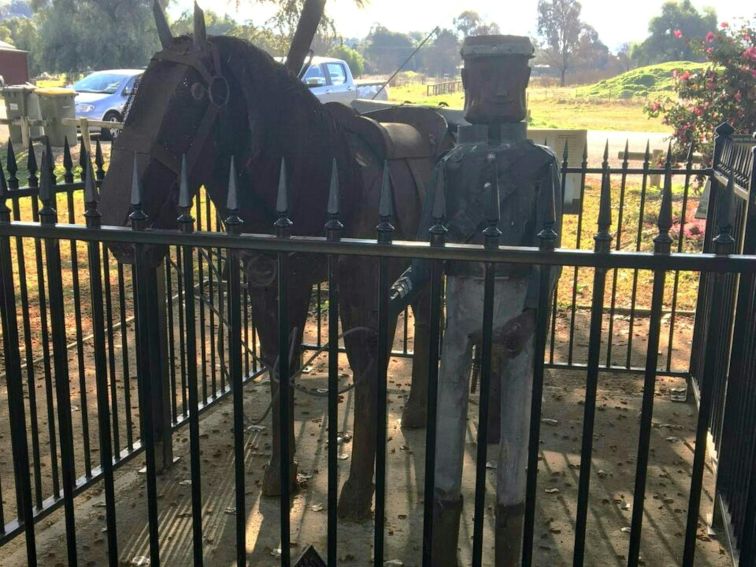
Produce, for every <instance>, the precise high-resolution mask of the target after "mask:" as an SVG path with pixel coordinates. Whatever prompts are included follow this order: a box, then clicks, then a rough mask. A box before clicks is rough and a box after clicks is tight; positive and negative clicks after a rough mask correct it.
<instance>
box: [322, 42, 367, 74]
mask: <svg viewBox="0 0 756 567" xmlns="http://www.w3.org/2000/svg"><path fill="white" fill-rule="evenodd" d="M328 55H330V56H331V57H336V58H337V59H343V60H344V61H346V62H347V65H349V68H350V69H351V70H352V75H354V76H355V77H359V76H360V75H362V74H363V73H364V72H365V58H364V57H363V56H362V53H360V52H359V51H357V50H356V49H353V48H351V47H349V46H348V45H344V44H343V43H342V44H339V45H337V46H335V47H334V48H332V49H331V51H330V52H329V53H328Z"/></svg>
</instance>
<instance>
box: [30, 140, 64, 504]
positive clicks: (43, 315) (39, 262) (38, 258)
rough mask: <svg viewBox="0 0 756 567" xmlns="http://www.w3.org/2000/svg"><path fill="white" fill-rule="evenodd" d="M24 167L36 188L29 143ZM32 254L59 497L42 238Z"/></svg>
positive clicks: (55, 491) (54, 479)
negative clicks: (34, 266) (35, 272)
mask: <svg viewBox="0 0 756 567" xmlns="http://www.w3.org/2000/svg"><path fill="white" fill-rule="evenodd" d="M26 169H27V171H28V172H29V176H28V178H27V181H28V183H29V188H30V189H38V188H39V178H38V177H37V169H38V168H37V156H36V154H35V153H34V145H33V144H32V143H31V141H30V142H29V154H28V156H27V159H26ZM31 206H32V220H33V221H34V222H38V221H39V220H40V218H39V203H38V201H37V199H34V198H33V199H32V200H31ZM34 255H35V263H36V268H37V294H38V298H39V326H40V327H41V330H42V333H41V334H42V357H43V360H42V368H43V370H44V377H45V400H46V402H47V404H46V405H47V431H48V442H49V444H50V473H51V476H52V485H53V495H54V496H56V497H60V475H59V473H58V436H57V434H56V431H57V427H56V425H55V406H54V403H53V398H54V396H55V394H54V393H53V381H52V362H51V361H50V352H51V351H52V349H51V348H50V333H49V328H48V324H47V292H46V291H45V262H44V256H43V255H42V240H41V239H39V238H35V239H34Z"/></svg>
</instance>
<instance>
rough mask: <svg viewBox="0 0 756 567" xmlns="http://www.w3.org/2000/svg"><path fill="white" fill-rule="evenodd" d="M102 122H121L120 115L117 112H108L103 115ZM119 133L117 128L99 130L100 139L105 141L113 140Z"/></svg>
mask: <svg viewBox="0 0 756 567" xmlns="http://www.w3.org/2000/svg"><path fill="white" fill-rule="evenodd" d="M103 121H104V122H121V121H122V118H121V115H120V114H118V113H117V112H114V111H110V112H108V113H106V114H105V116H104V118H103ZM120 132H121V131H120V130H119V129H118V128H102V129H101V130H100V139H101V140H106V141H112V140H115V139H116V138H117V137H118V134H119V133H120Z"/></svg>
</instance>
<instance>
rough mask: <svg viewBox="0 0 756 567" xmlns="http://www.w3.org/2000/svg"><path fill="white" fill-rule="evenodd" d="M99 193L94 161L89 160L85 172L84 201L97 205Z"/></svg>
mask: <svg viewBox="0 0 756 567" xmlns="http://www.w3.org/2000/svg"><path fill="white" fill-rule="evenodd" d="M99 200H100V199H99V196H98V195H97V183H96V182H95V173H94V169H93V168H92V163H91V162H87V169H86V171H85V172H84V202H85V203H87V204H94V205H97V202H98V201H99Z"/></svg>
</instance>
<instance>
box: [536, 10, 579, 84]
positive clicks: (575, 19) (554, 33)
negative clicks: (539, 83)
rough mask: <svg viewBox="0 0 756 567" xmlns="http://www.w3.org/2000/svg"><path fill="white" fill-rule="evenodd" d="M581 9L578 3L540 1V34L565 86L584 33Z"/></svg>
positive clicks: (548, 58)
mask: <svg viewBox="0 0 756 567" xmlns="http://www.w3.org/2000/svg"><path fill="white" fill-rule="evenodd" d="M581 9H582V8H581V6H580V2H578V1H577V0H538V33H539V35H540V36H541V37H542V38H543V40H544V43H545V45H544V54H545V56H546V58H547V60H548V61H549V63H550V64H551V65H553V66H554V67H555V68H557V69H558V70H559V75H560V82H561V85H562V86H564V84H565V75H566V73H567V69H569V68H570V65H571V63H572V59H573V55H574V54H575V51H576V50H577V49H578V47H579V45H580V36H581V33H583V32H584V25H583V23H582V22H581V21H580V11H581ZM591 29H592V28H591Z"/></svg>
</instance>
